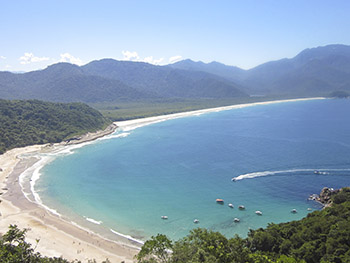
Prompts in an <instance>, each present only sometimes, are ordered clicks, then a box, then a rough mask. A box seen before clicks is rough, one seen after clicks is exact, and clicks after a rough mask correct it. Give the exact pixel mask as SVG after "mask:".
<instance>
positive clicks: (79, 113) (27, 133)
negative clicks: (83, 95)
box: [0, 99, 110, 154]
mask: <svg viewBox="0 0 350 263" xmlns="http://www.w3.org/2000/svg"><path fill="white" fill-rule="evenodd" d="M108 124H110V121H109V120H107V119H106V118H104V117H103V116H102V114H101V113H100V112H98V111H97V110H95V109H93V108H91V107H89V106H88V105H86V104H83V103H52V102H43V101H38V100H12V101H9V100H1V99H0V134H1V137H0V154H2V153H3V152H5V151H6V150H9V149H12V148H15V147H22V146H27V145H33V144H44V143H54V142H60V141H62V140H64V139H68V138H70V137H72V136H75V135H81V134H84V133H87V132H93V131H97V130H99V129H103V128H105V127H106V126H107V125H108Z"/></svg>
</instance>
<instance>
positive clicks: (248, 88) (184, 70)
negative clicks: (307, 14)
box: [0, 44, 350, 103]
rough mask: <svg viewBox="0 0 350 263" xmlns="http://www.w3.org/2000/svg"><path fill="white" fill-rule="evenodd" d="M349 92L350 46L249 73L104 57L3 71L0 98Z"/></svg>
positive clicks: (107, 99)
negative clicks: (82, 63) (81, 61)
mask: <svg viewBox="0 0 350 263" xmlns="http://www.w3.org/2000/svg"><path fill="white" fill-rule="evenodd" d="M335 91H344V92H350V46H347V45H338V44H333V45H328V46H321V47H316V48H311V49H305V50H303V51H301V52H299V53H298V54H297V55H296V56H294V57H293V58H283V59H280V60H275V61H269V62H266V63H263V64H261V65H258V66H257V67H254V68H252V69H249V70H244V69H240V68H238V67H235V66H227V65H224V64H222V63H219V62H216V61H212V62H210V63H204V62H201V61H198V62H195V61H193V60H190V59H186V60H182V61H179V62H176V63H173V64H169V65H165V66H157V65H152V64H149V63H145V62H131V61H118V60H114V59H101V60H95V61H92V62H90V63H88V64H86V65H83V66H77V65H73V64H69V63H57V64H53V65H50V66H48V67H47V68H45V69H42V70H37V71H32V72H27V73H22V74H16V73H10V72H0V98H3V99H41V100H48V101H60V102H72V101H81V102H87V103H96V102H97V103H99V102H102V103H104V102H115V101H132V100H149V99H151V100H152V99H160V100H162V99H163V100H165V99H188V98H191V99H193V98H194V99H203V98H205V99H208V98H209V99H210V98H215V99H220V98H225V99H226V98H247V97H249V95H256V94H259V95H263V96H282V97H283V96H289V97H290V96H292V97H300V96H327V95H328V94H330V93H332V92H335Z"/></svg>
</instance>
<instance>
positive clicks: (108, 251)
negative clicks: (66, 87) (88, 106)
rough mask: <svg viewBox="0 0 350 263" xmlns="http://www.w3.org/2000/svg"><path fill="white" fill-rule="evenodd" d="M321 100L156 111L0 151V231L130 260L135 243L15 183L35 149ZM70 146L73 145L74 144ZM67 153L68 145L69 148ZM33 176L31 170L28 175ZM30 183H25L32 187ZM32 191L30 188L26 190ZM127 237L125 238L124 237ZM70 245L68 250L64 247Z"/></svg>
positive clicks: (57, 248)
mask: <svg viewBox="0 0 350 263" xmlns="http://www.w3.org/2000/svg"><path fill="white" fill-rule="evenodd" d="M315 99H323V98H306V99H305V98H303V99H290V100H278V101H266V102H256V103H249V104H237V105H232V106H224V107H217V108H210V109H203V110H196V111H190V112H182V113H175V114H169V115H161V116H156V117H148V118H143V119H136V120H128V121H122V122H115V123H113V124H112V125H110V126H111V127H112V128H111V127H110V126H109V128H108V129H107V131H106V130H104V131H102V132H101V131H100V132H96V133H93V134H91V133H89V134H87V135H85V136H82V137H81V138H80V139H79V140H72V141H70V142H61V143H59V144H55V145H53V146H52V145H34V146H27V147H24V148H16V149H12V150H10V151H8V152H6V153H4V154H3V155H0V168H2V169H3V171H1V172H0V185H1V189H2V190H1V192H4V193H3V194H2V195H1V200H2V202H1V204H0V212H1V217H0V218H1V221H0V232H1V233H5V232H6V231H7V229H8V226H9V225H10V224H16V225H18V226H19V227H20V228H28V229H30V231H28V232H27V240H28V241H29V242H30V243H32V244H35V239H37V238H39V239H40V240H41V241H40V242H39V244H38V247H37V249H36V251H38V252H40V253H41V254H42V255H45V256H55V257H60V256H62V257H63V258H66V259H68V260H74V259H78V260H81V261H82V262H87V260H88V259H96V260H97V261H98V262H100V261H103V260H105V259H106V258H108V259H109V260H110V261H111V262H121V261H125V262H133V256H134V255H135V254H137V252H138V249H137V248H136V247H135V246H133V245H135V244H132V243H131V244H127V243H125V242H123V241H126V240H128V238H127V237H125V238H124V240H123V239H121V242H120V243H117V242H115V241H110V240H107V239H105V238H103V237H102V236H99V235H98V234H95V233H92V231H89V230H86V229H84V228H82V227H79V226H77V225H75V224H74V223H73V222H69V221H66V220H64V219H62V218H61V217H60V216H58V215H55V214H53V213H52V212H51V213H50V212H49V211H48V209H45V208H44V207H43V206H41V205H40V204H39V203H37V202H36V201H35V200H34V199H33V200H30V198H28V197H26V196H25V193H24V192H23V191H22V185H20V181H21V180H20V179H21V178H20V175H21V174H23V172H24V171H26V170H28V168H30V167H33V166H34V164H35V163H37V162H38V161H39V160H42V159H43V157H40V156H35V155H40V153H46V154H53V155H55V154H56V153H57V152H58V151H59V150H57V149H60V150H67V148H68V147H74V146H72V145H76V147H79V148H80V147H82V146H84V145H85V143H91V142H92V141H94V140H96V139H98V138H99V139H102V140H104V139H109V138H113V137H123V136H127V135H128V133H127V132H128V131H131V130H134V129H136V128H139V127H143V126H146V125H149V124H154V123H158V122H162V121H166V120H170V119H176V118H183V117H190V116H198V115H201V114H205V113H211V112H219V111H225V110H231V109H239V108H245V107H250V106H257V105H268V104H275V103H283V102H293V101H305V100H315ZM116 129H119V130H120V131H122V132H123V133H122V134H118V135H111V134H112V133H114V131H115V130H116ZM67 146H68V147H67ZM74 148H75V147H74ZM68 151H69V149H68ZM32 176H33V174H31V178H32ZM34 183H35V181H34V182H33V183H32V182H30V184H31V185H32V186H33V185H34ZM31 189H32V188H31ZM129 241H130V240H129ZM68 245H70V249H67V246H68Z"/></svg>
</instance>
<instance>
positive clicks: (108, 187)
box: [35, 100, 350, 240]
mask: <svg viewBox="0 0 350 263" xmlns="http://www.w3.org/2000/svg"><path fill="white" fill-rule="evenodd" d="M118 133H119V134H122V135H121V136H120V137H115V136H114V138H111V139H108V140H100V141H96V142H94V143H92V144H90V145H87V146H84V147H82V148H79V149H76V150H75V152H74V154H71V155H66V156H58V157H57V158H56V159H55V160H54V161H52V162H51V163H49V164H48V165H46V166H44V168H43V169H42V170H41V174H42V176H41V177H40V179H39V181H38V182H37V184H36V186H35V189H36V191H37V192H38V193H39V194H40V196H41V199H42V200H43V202H44V203H45V204H46V205H47V206H49V207H52V208H54V209H56V210H57V211H58V212H59V213H61V214H64V215H66V216H68V217H69V218H70V219H71V220H73V221H75V222H79V224H82V222H85V226H87V227H89V228H92V229H93V230H94V231H97V232H98V231H100V232H101V233H110V234H113V233H112V232H111V231H117V232H119V233H122V234H126V235H130V236H132V237H135V238H137V239H141V240H145V239H147V238H149V237H150V236H151V235H156V234H157V233H163V234H166V235H168V236H169V237H171V238H173V239H178V238H181V237H183V236H185V235H187V234H188V232H189V230H191V229H193V228H196V227H205V228H208V229H212V230H215V231H220V232H221V233H223V234H225V235H226V236H228V237H230V236H233V235H235V234H238V235H240V236H242V237H244V236H246V235H247V232H248V231H249V229H250V228H252V229H256V228H259V227H265V226H266V225H267V224H268V223H270V222H275V223H279V222H286V221H291V220H297V219H301V218H302V217H305V216H306V215H307V213H309V212H310V211H308V208H311V209H312V210H317V209H320V206H319V205H318V204H317V203H315V202H314V201H309V200H307V199H308V196H309V195H310V194H313V193H319V192H320V190H321V189H322V188H323V187H325V186H327V187H333V188H339V187H343V186H348V185H350V100H312V101H298V102H285V103H278V104H271V105H258V106H252V107H247V108H242V109H235V110H230V111H222V112H217V113H208V114H204V115H200V116H193V117H185V118H181V119H174V120H169V121H165V122H161V123H157V124H153V125H149V126H145V127H141V128H138V129H135V130H132V131H131V132H128V133H125V132H123V131H122V130H119V131H118ZM314 170H319V171H322V172H323V174H315V173H314ZM238 176H240V177H239V178H243V179H241V180H237V181H235V182H233V181H231V178H232V177H238ZM217 198H222V199H224V204H223V205H220V204H217V203H216V202H215V200H216V199H217ZM229 203H232V204H233V205H234V208H230V207H229V206H228V204H229ZM239 205H244V206H245V207H246V209H245V210H242V211H241V210H239V209H238V206H239ZM292 209H297V211H298V212H297V213H291V210H292ZM256 210H260V211H261V212H262V213H263V215H262V216H258V215H256V214H255V211H256ZM161 216H167V217H168V219H167V220H164V219H161ZM234 218H239V219H240V222H239V223H237V222H234ZM194 219H198V220H199V223H198V224H195V223H194V222H193V221H194Z"/></svg>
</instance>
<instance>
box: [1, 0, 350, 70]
mask: <svg viewBox="0 0 350 263" xmlns="http://www.w3.org/2000/svg"><path fill="white" fill-rule="evenodd" d="M349 13H350V1H348V0H337V1H331V0H327V1H326V0H278V1H277V0H271V1H269V0H244V1H243V0H241V1H235V0H217V1H214V0H213V1H207V0H187V1H182V0H176V1H175V0H173V1H170V0H144V1H136V0H125V1H118V0H114V1H113V0H84V1H81V0H69V1H66V0H59V1H58V0H50V1H47V0H31V1H28V0H25V1H16V0H11V1H5V0H0V14H1V16H0V17H1V18H0V21H1V22H0V35H1V38H0V70H1V71H3V70H9V71H30V70H36V69H41V68H45V67H46V66H47V65H50V64H53V63H57V62H59V61H66V62H71V63H75V64H79V65H82V64H86V63H88V62H90V61H92V60H98V59H102V58H114V59H124V60H134V61H146V62H150V63H153V64H160V65H164V64H169V63H170V62H174V61H176V60H179V59H187V58H191V59H192V60H195V61H199V60H201V61H204V62H211V61H219V62H222V63H224V64H227V65H232V66H238V67H241V68H245V69H248V68H252V67H254V66H257V65H259V64H261V63H264V62H267V61H270V60H277V59H281V58H285V57H289V58H290V57H293V56H295V55H296V54H297V53H299V52H300V51H302V50H303V49H305V48H311V47H317V46H324V45H328V44H346V45H350V16H349Z"/></svg>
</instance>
